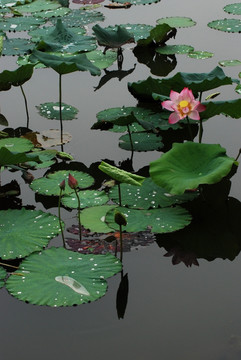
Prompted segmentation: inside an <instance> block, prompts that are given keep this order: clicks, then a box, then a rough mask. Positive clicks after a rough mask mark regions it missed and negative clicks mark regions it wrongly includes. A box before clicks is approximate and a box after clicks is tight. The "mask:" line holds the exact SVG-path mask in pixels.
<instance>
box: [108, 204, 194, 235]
mask: <svg viewBox="0 0 241 360" xmlns="http://www.w3.org/2000/svg"><path fill="white" fill-rule="evenodd" d="M116 209H117V211H120V212H121V213H122V214H123V215H124V216H125V217H126V219H127V225H126V226H125V227H124V230H125V231H127V232H139V231H146V230H149V229H150V230H151V232H153V233H168V232H173V231H177V230H180V229H183V228H184V227H185V226H187V225H189V224H190V222H191V215H190V214H189V213H188V212H187V210H185V209H183V208H182V207H180V206H176V207H171V208H170V207H167V208H162V209H149V210H136V209H128V208H124V207H118V208H116ZM105 221H106V223H107V225H108V226H109V227H112V228H114V229H116V230H118V228H119V226H118V225H117V224H116V223H115V220H114V210H110V211H109V212H108V213H107V214H106V217H105Z"/></svg>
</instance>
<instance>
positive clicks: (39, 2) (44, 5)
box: [16, 0, 61, 13]
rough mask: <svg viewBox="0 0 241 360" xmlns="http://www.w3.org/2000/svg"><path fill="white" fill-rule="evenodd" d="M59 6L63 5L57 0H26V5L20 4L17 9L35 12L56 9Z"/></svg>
mask: <svg viewBox="0 0 241 360" xmlns="http://www.w3.org/2000/svg"><path fill="white" fill-rule="evenodd" d="M28 2H29V1H28ZM59 7H61V5H60V3H59V2H58V1H57V0H34V1H31V2H30V3H29V4H28V3H27V2H26V3H25V5H19V6H18V7H17V8H16V10H18V11H20V12H21V13H25V12H26V13H35V12H38V11H49V10H54V9H57V8H59Z"/></svg>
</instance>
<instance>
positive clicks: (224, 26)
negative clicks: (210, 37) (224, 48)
mask: <svg viewBox="0 0 241 360" xmlns="http://www.w3.org/2000/svg"><path fill="white" fill-rule="evenodd" d="M208 26H209V27H210V28H211V29H215V30H220V31H225V32H229V33H239V32H240V31H241V20H239V19H222V20H214V21H211V22H209V23H208Z"/></svg>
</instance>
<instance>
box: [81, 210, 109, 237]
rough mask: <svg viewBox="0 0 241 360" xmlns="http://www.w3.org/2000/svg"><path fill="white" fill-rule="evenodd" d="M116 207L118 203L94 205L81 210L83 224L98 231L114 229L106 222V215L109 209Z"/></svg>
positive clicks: (91, 229) (103, 231)
mask: <svg viewBox="0 0 241 360" xmlns="http://www.w3.org/2000/svg"><path fill="white" fill-rule="evenodd" d="M114 208H116V205H102V206H93V207H90V208H87V209H84V210H83V211H81V214H80V220H81V224H82V225H83V226H84V227H85V228H86V229H89V230H90V231H93V232H97V233H109V232H111V231H113V228H110V227H109V226H108V225H107V224H106V222H105V217H106V214H107V212H108V211H110V210H111V209H114Z"/></svg>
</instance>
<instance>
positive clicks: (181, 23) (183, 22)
mask: <svg viewBox="0 0 241 360" xmlns="http://www.w3.org/2000/svg"><path fill="white" fill-rule="evenodd" d="M156 22H157V24H168V25H169V26H171V27H174V28H182V27H190V26H194V25H196V22H195V21H193V20H192V19H191V18H188V17H181V16H172V17H166V18H161V19H158V20H157V21H156Z"/></svg>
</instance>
